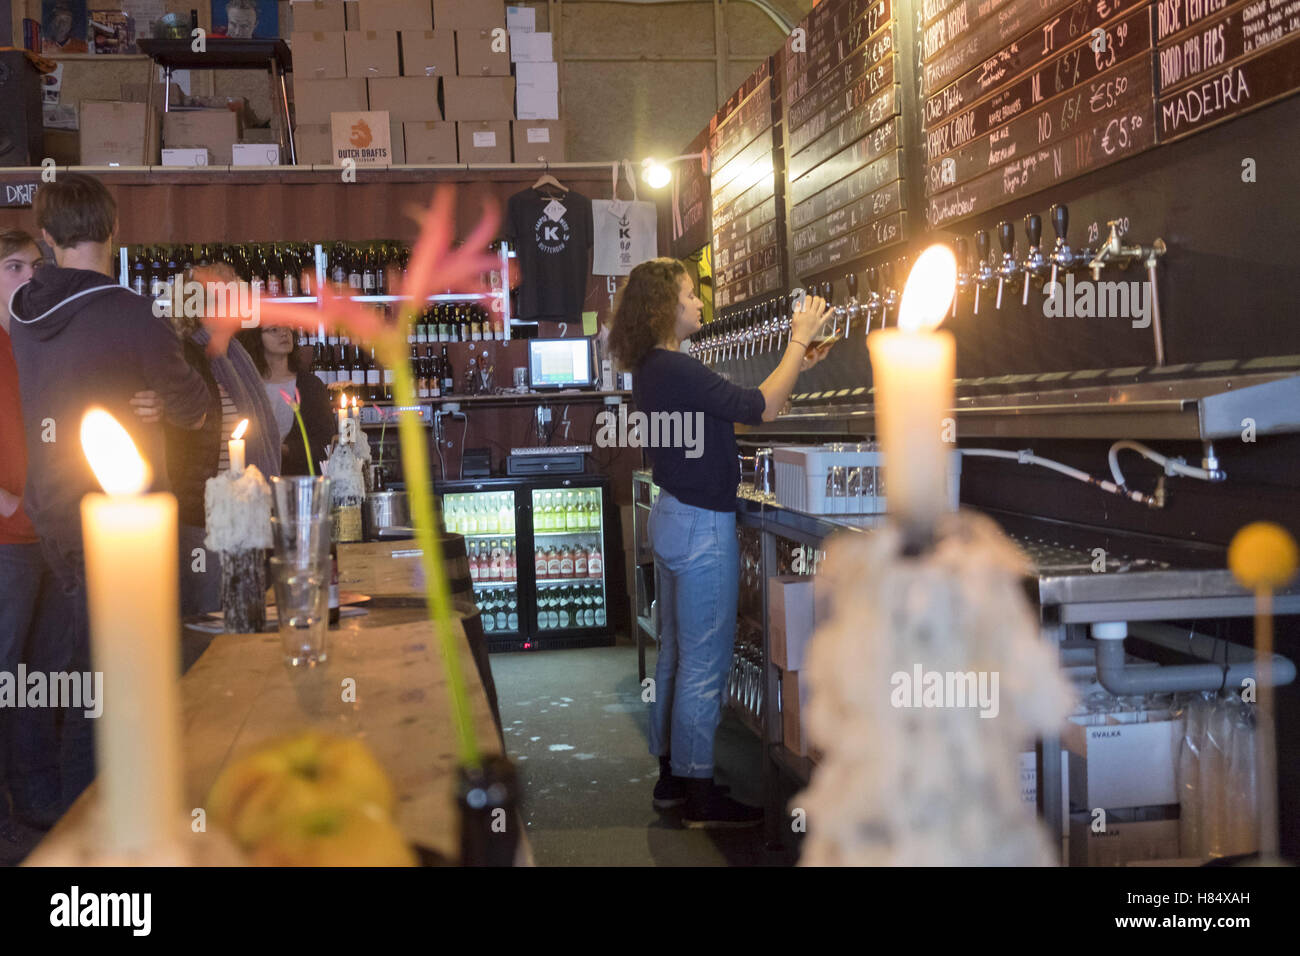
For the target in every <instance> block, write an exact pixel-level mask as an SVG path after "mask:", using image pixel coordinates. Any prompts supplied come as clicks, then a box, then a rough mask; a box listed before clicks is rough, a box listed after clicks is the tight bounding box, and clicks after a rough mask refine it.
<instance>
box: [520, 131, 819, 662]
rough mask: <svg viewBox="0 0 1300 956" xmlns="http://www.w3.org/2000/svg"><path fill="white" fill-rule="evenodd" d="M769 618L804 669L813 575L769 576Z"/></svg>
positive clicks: (776, 644)
mask: <svg viewBox="0 0 1300 956" xmlns="http://www.w3.org/2000/svg"><path fill="white" fill-rule="evenodd" d="M516 125H519V124H516ZM525 162H531V160H525ZM767 620H768V633H769V635H770V639H771V647H772V661H773V662H774V663H775V664H776V665H777V666H778V667H780V668H781V669H782V670H792V671H797V670H802V669H803V664H804V649H805V648H806V647H807V646H808V642H809V641H811V640H812V634H813V579H812V578H811V577H810V576H808V575H801V574H782V575H774V576H772V577H770V578H768V579H767Z"/></svg>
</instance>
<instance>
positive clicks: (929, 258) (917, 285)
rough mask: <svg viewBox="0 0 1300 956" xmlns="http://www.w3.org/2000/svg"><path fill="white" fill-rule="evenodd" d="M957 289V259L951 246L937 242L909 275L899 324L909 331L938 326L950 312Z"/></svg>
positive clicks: (922, 256) (923, 255)
mask: <svg viewBox="0 0 1300 956" xmlns="http://www.w3.org/2000/svg"><path fill="white" fill-rule="evenodd" d="M956 291H957V258H956V257H955V256H954V255H953V254H952V250H951V249H949V248H948V247H947V246H945V245H942V244H938V243H936V244H935V245H933V246H931V247H930V248H928V249H926V250H925V252H923V253H921V255H920V256H919V257H918V258H917V260H916V265H914V266H912V271H911V273H909V274H908V276H907V285H906V286H905V287H904V288H903V301H902V304H901V305H900V306H899V309H898V327H899V328H900V329H905V330H906V331H908V332H920V331H922V330H927V331H928V330H929V329H933V328H936V327H937V326H938V325H939V323H940V322H942V321H943V318H944V316H945V315H947V314H948V310H949V308H951V306H952V297H953V294H954V293H955V292H956Z"/></svg>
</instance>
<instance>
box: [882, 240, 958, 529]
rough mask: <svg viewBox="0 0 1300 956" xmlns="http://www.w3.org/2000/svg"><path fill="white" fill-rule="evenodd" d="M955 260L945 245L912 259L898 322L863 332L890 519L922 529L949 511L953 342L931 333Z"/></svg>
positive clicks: (948, 293)
mask: <svg viewBox="0 0 1300 956" xmlns="http://www.w3.org/2000/svg"><path fill="white" fill-rule="evenodd" d="M956 275H957V264H956V260H955V259H954V258H953V255H952V252H951V251H949V250H948V248H947V247H946V246H931V247H930V248H929V249H927V250H926V251H925V252H924V253H922V255H921V256H920V258H919V259H918V260H917V262H916V265H915V266H914V267H913V269H912V272H911V274H910V275H909V277H908V280H907V286H906V288H905V289H904V291H903V299H902V304H901V306H900V309H899V319H898V324H899V327H898V328H897V329H881V330H878V331H876V332H872V333H871V335H869V336H868V337H867V349H868V351H869V352H870V355H871V370H872V376H873V383H874V386H875V412H876V433H877V434H878V435H879V436H880V443H881V446H882V448H883V450H884V453H885V495H886V499H887V501H888V507H889V512H890V514H891V515H893V516H894V520H895V521H896V522H897V523H899V524H900V525H903V526H904V527H905V528H906V529H907V530H908V531H909V532H911V533H915V534H922V535H924V534H927V533H928V532H929V531H930V529H932V528H933V526H934V521H935V519H936V518H937V517H938V516H939V515H940V514H942V513H943V512H945V511H949V510H950V507H949V501H948V456H949V454H950V453H951V451H952V448H953V446H952V445H951V444H949V443H947V442H945V441H944V436H943V431H944V419H945V418H947V417H949V416H950V415H951V414H952V408H953V404H954V402H953V382H954V376H955V374H956V346H955V344H954V342H953V337H952V336H951V335H950V334H949V333H947V332H937V331H934V327H935V326H936V325H938V324H939V322H941V321H942V320H943V317H944V315H945V314H946V313H947V311H948V306H949V305H950V304H951V302H952V296H953V291H954V289H955V288H956Z"/></svg>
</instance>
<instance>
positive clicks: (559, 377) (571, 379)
mask: <svg viewBox="0 0 1300 956" xmlns="http://www.w3.org/2000/svg"><path fill="white" fill-rule="evenodd" d="M528 383H529V385H531V386H532V387H533V388H534V389H563V388H593V387H594V386H595V384H596V380H595V376H594V374H593V372H592V368H591V340H590V339H586V338H582V339H576V338H575V339H529V340H528Z"/></svg>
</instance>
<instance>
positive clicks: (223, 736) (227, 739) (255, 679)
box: [25, 541, 531, 866]
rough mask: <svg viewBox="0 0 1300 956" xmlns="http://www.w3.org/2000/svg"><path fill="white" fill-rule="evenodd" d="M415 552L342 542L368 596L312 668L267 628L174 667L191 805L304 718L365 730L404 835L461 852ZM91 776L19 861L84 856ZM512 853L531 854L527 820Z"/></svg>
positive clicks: (356, 581) (480, 718)
mask: <svg viewBox="0 0 1300 956" xmlns="http://www.w3.org/2000/svg"><path fill="white" fill-rule="evenodd" d="M418 554H419V552H418V550H417V549H416V547H415V543H414V542H413V541H399V542H386V543H379V544H358V545H340V546H339V580H340V588H341V591H342V592H344V600H346V599H347V592H355V591H360V592H362V593H364V594H365V595H367V596H369V597H370V598H371V600H370V601H369V602H366V603H363V604H361V605H360V606H361V607H362V608H364V609H365V611H366V613H365V614H362V615H360V616H349V617H344V618H343V619H342V620H341V622H340V624H339V626H338V627H337V628H334V629H331V630H330V632H329V636H328V637H327V639H326V649H327V652H328V660H327V661H326V662H325V663H323V664H321V665H319V666H317V667H314V668H310V669H306V668H301V669H292V668H289V667H288V666H286V665H285V663H284V659H283V656H282V653H281V650H280V638H279V635H278V633H275V632H271V633H263V634H219V635H217V636H216V637H215V638H213V640H212V642H211V644H210V646H209V647H208V648H207V650H206V651H205V652H204V653H203V655H202V656H201V657H200V658H199V660H198V661H197V662H196V663H195V664H194V666H193V667H191V668H190V669H189V671H188V672H187V673H186V674H185V675H184V677H182V678H181V703H182V708H183V717H182V719H183V723H184V727H183V731H182V746H183V752H184V761H185V779H184V788H185V789H184V799H185V808H186V813H187V815H188V814H189V813H190V811H192V810H193V809H194V808H199V807H203V806H204V804H205V801H206V799H207V795H208V793H209V791H210V790H211V788H212V785H213V783H214V782H215V781H216V779H217V777H218V775H219V774H220V773H221V771H222V769H223V768H224V767H226V766H227V765H228V764H229V763H230V762H231V761H232V760H238V759H240V758H241V757H243V756H244V755H246V754H247V753H249V752H250V751H252V750H255V749H256V748H258V747H259V746H260V745H262V744H263V743H265V742H266V741H267V740H270V739H273V738H275V737H279V736H282V735H284V734H288V733H292V732H294V731H296V730H301V729H305V728H308V727H311V728H314V729H316V730H320V731H325V732H328V733H332V734H340V735H347V736H355V737H361V738H363V739H364V740H365V742H366V745H367V746H368V747H369V748H370V750H371V751H372V752H373V753H374V755H375V757H376V758H377V759H378V761H379V762H380V764H381V765H382V766H383V767H384V769H385V771H386V772H387V773H388V776H389V779H390V780H391V781H392V784H393V789H394V791H395V793H396V796H397V809H396V812H395V819H396V823H397V825H398V827H399V828H400V829H401V830H402V832H403V834H404V835H405V837H406V839H407V841H408V842H410V843H411V844H413V845H414V846H415V847H416V848H417V849H418V850H421V851H424V852H422V853H421V856H422V857H424V858H425V859H426V860H427V859H430V858H431V854H436V857H433V858H441V860H443V861H447V862H454V861H456V860H457V859H458V857H459V854H460V831H459V820H458V816H457V811H456V806H455V788H456V764H457V754H456V738H455V731H454V728H453V725H452V719H451V712H450V708H449V698H448V692H447V682H446V676H445V675H446V671H445V669H444V666H443V661H442V656H441V653H440V652H439V649H438V645H437V641H436V639H435V637H434V634H433V631H432V628H431V626H430V624H429V623H428V621H427V620H426V618H425V612H424V608H423V591H422V585H421V583H420V581H419V570H418V569H419V561H418ZM471 630H472V628H471ZM457 632H458V636H459V637H460V640H461V646H460V649H461V659H460V664H461V668H462V671H463V673H464V679H465V684H466V689H467V692H468V695H469V702H470V711H471V716H472V719H473V724H474V732H475V735H476V737H477V740H478V744H479V747H480V750H481V751H482V752H483V753H484V754H499V753H501V750H502V743H501V735H500V731H499V729H498V727H497V724H496V722H495V720H494V718H493V714H492V707H491V705H490V703H489V697H488V694H487V693H486V692H485V689H484V684H483V681H482V680H481V679H480V676H479V671H478V668H477V667H476V666H475V656H474V654H473V653H472V652H471V648H470V645H469V641H468V639H467V638H466V628H465V627H464V626H463V625H462V624H461V622H459V621H458V622H457ZM192 633H193V632H191V634H192ZM349 679H350V680H352V681H355V700H347V701H345V700H344V699H343V698H344V696H345V693H344V687H345V685H344V681H346V680H349ZM348 686H351V685H348ZM96 786H97V785H96V784H92V785H91V786H90V787H89V788H88V789H87V790H86V792H85V793H83V794H82V795H81V797H80V798H79V799H78V800H77V802H76V803H75V804H73V806H72V808H71V809H70V810H69V811H68V813H67V814H66V815H65V816H64V817H63V819H62V820H60V821H59V823H58V824H57V825H56V826H55V828H54V829H53V830H52V831H51V832H50V833H49V835H48V836H46V838H45V839H44V840H43V841H42V842H41V844H40V845H39V846H38V847H37V848H36V849H35V850H34V851H33V852H32V854H31V855H30V856H29V857H28V858H27V860H26V861H25V865H27V866H44V865H66V864H73V863H76V862H79V861H77V860H76V859H75V855H76V854H77V853H79V852H80V845H81V844H82V843H84V842H86V841H85V835H86V829H87V828H89V827H93V826H94V825H95V824H94V823H93V820H94V803H95V791H96ZM512 825H516V826H518V825H519V824H518V823H517V822H514V823H513V824H512ZM203 836H204V834H201V833H200V834H194V835H193V838H192V850H193V853H194V856H195V858H196V859H197V861H198V862H200V863H203V862H206V860H207V857H208V854H207V853H206V851H205V848H203V846H202V844H201V841H202V838H203ZM517 861H518V862H519V863H523V864H528V863H531V853H530V851H529V849H528V846H527V840H526V837H525V835H524V834H522V833H521V835H520V841H519V853H518V856H517Z"/></svg>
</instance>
